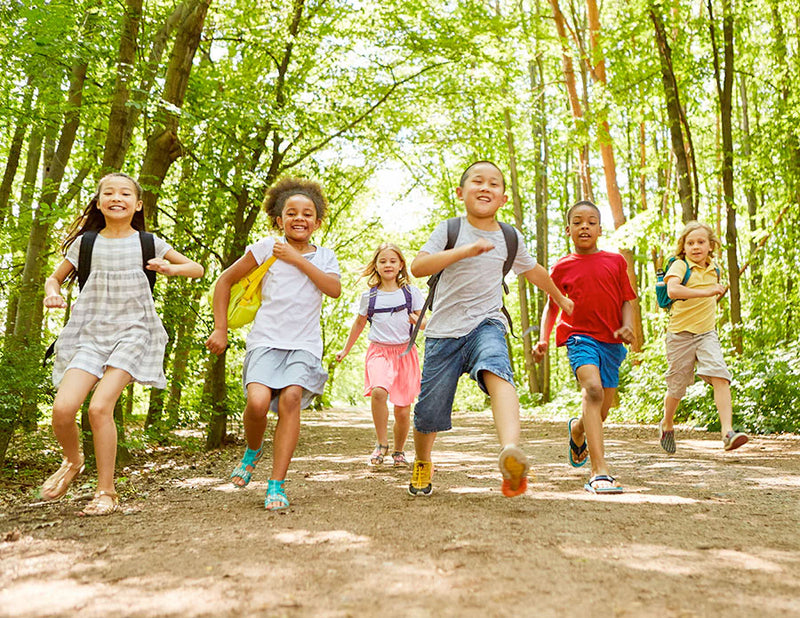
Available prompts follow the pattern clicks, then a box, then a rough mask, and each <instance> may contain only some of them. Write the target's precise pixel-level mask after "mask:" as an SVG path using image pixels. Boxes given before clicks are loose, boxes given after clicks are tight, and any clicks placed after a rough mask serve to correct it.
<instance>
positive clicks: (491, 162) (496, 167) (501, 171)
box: [458, 160, 506, 190]
mask: <svg viewBox="0 0 800 618" xmlns="http://www.w3.org/2000/svg"><path fill="white" fill-rule="evenodd" d="M484 163H486V164H487V165H491V166H492V167H493V168H494V169H496V170H497V171H498V172H500V179H501V180H502V181H503V190H505V188H506V177H505V176H503V170H501V169H500V167H499V166H498V165H497V163H495V162H494V161H484V160H481V161H473V162H472V163H470V164H469V165H468V166H467V169H465V170H464V173H463V174H461V180H459V181H458V186H459V187H463V186H464V183H465V182H466V181H467V177H468V176H469V172H470V170H471V169H472V168H473V167H475V166H476V165H482V164H484Z"/></svg>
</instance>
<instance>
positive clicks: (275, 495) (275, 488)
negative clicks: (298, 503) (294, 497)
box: [264, 480, 289, 511]
mask: <svg viewBox="0 0 800 618" xmlns="http://www.w3.org/2000/svg"><path fill="white" fill-rule="evenodd" d="M285 482H286V481H273V480H269V481H267V496H266V498H264V508H265V509H267V510H268V511H280V510H281V509H285V508H288V506H289V498H287V497H286V491H285V490H284V489H283V484H284V483H285ZM276 502H277V503H278V505H277V506H275V503H276ZM270 505H272V506H270Z"/></svg>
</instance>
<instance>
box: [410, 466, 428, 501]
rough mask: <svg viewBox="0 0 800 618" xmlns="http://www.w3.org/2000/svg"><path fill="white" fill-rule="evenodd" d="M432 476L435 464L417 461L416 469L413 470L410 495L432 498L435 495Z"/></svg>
mask: <svg viewBox="0 0 800 618" xmlns="http://www.w3.org/2000/svg"><path fill="white" fill-rule="evenodd" d="M432 476H433V463H432V462H430V461H420V460H419V459H415V460H414V467H413V468H412V469H411V483H410V484H409V486H408V493H409V494H410V495H412V496H430V495H431V494H432V493H433V485H432V484H431V477H432Z"/></svg>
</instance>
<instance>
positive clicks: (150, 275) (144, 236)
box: [139, 230, 156, 294]
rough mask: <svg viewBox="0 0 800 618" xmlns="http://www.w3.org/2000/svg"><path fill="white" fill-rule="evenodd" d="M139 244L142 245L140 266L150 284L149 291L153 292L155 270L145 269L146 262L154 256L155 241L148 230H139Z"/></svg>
mask: <svg viewBox="0 0 800 618" xmlns="http://www.w3.org/2000/svg"><path fill="white" fill-rule="evenodd" d="M139 244H141V245H142V268H144V274H145V276H146V277H147V281H148V283H149V284H150V293H151V294H152V293H153V288H155V287H156V271H154V270H147V263H148V262H149V261H150V260H152V259H153V258H154V257H156V241H155V239H154V238H153V235H152V234H151V233H150V232H145V231H144V230H139Z"/></svg>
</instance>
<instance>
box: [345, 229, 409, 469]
mask: <svg viewBox="0 0 800 618" xmlns="http://www.w3.org/2000/svg"><path fill="white" fill-rule="evenodd" d="M361 276H362V277H366V278H367V285H368V286H369V287H370V289H369V291H367V292H364V293H363V294H362V295H361V303H360V305H359V308H358V316H357V317H356V319H355V322H353V326H352V328H351V329H350V335H349V336H348V338H347V342H346V343H345V345H344V348H342V350H341V351H340V352H339V353H338V354H337V355H336V360H337V361H339V362H341V361H342V360H344V357H345V356H347V354H348V353H349V352H350V350H351V348H352V347H353V345H354V344H355V342H356V341H357V340H358V337H359V335H361V331H363V330H364V326H365V325H366V323H367V321H369V323H370V329H369V334H368V335H367V338H368V339H369V341H370V344H369V348H368V349H367V356H366V359H365V361H364V396H365V397H369V398H370V403H371V406H372V422H373V423H374V424H375V435H376V437H377V440H378V442H377V444H376V445H375V450H374V451H373V452H372V455H370V458H369V463H370V465H372V466H378V465H380V464H382V463H383V460H384V458H385V457H386V455H387V454H388V452H389V427H388V425H389V406H388V405H387V399H388V400H389V401H391V402H392V404H393V405H394V430H393V432H392V434H393V440H394V451H393V452H392V462H393V464H394V466H395V467H396V468H397V467H406V466H407V465H408V461H406V454H405V444H406V438H407V437H408V428H409V426H410V424H411V415H410V412H411V404H412V403H414V399H415V398H416V397H417V395H419V382H420V371H419V355H418V354H417V349H416V348H415V347H412V348H411V350H410V351H409V353H408V354H403V352H404V351H405V349H406V346H407V344H408V340H409V338H410V337H411V329H412V328H413V325H414V324H415V323H416V321H417V319H418V318H419V312H420V309H422V305H423V302H424V301H423V298H422V292H420V290H419V288H417V287H415V286H413V285H411V284H409V282H408V271H407V270H406V260H405V258H404V257H403V254H402V252H401V251H400V249H399V247H398V246H397V245H395V244H392V243H388V242H385V243H381V245H379V246H378V248H377V249H376V250H375V253H374V255H373V256H372V260H370V263H369V265H368V266H367V267H366V268H365V269H364V272H363V273H361Z"/></svg>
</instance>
